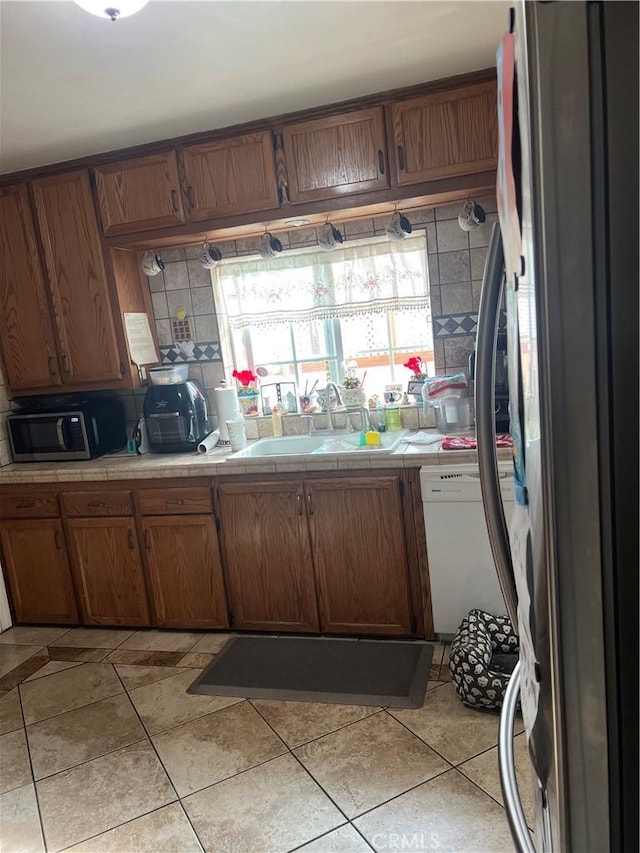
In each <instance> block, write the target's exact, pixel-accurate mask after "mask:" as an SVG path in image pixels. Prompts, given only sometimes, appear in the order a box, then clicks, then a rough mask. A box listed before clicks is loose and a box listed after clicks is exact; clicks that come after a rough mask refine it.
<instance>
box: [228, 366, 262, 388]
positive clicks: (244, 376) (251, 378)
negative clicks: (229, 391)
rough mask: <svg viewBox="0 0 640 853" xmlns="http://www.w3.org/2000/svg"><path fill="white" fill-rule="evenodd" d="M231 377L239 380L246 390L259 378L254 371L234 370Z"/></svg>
mask: <svg viewBox="0 0 640 853" xmlns="http://www.w3.org/2000/svg"><path fill="white" fill-rule="evenodd" d="M231 375H232V376H233V378H234V379H237V380H238V381H239V382H240V384H241V385H242V386H243V387H244V388H247V387H248V386H249V385H250V384H251V383H252V382H255V381H256V380H257V378H258V377H257V376H256V375H255V373H254V372H253V371H252V370H234V371H233V373H232V374H231Z"/></svg>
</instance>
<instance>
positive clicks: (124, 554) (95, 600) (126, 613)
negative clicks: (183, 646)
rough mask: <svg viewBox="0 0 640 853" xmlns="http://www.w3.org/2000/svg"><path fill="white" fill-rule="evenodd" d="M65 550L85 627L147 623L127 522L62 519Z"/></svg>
mask: <svg viewBox="0 0 640 853" xmlns="http://www.w3.org/2000/svg"><path fill="white" fill-rule="evenodd" d="M67 530H68V534H69V547H70V550H71V555H72V566H73V570H74V573H75V579H76V588H77V590H78V595H79V598H80V608H81V610H82V614H83V622H84V623H85V624H87V625H130V626H136V625H149V624H150V619H149V608H148V606H147V593H146V587H145V581H144V571H143V568H142V560H141V556H140V549H139V546H138V537H137V535H136V528H135V522H134V520H133V519H132V518H74V519H69V520H68V521H67Z"/></svg>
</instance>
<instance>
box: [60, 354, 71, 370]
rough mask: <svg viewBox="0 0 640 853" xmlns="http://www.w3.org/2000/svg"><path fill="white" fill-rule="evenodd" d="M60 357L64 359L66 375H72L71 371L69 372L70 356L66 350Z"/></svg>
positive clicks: (63, 367) (63, 364)
mask: <svg viewBox="0 0 640 853" xmlns="http://www.w3.org/2000/svg"><path fill="white" fill-rule="evenodd" d="M60 357H61V359H62V369H63V370H64V372H65V373H70V372H71V371H70V370H69V356H68V355H67V354H66V352H65V351H64V350H62V352H61V353H60Z"/></svg>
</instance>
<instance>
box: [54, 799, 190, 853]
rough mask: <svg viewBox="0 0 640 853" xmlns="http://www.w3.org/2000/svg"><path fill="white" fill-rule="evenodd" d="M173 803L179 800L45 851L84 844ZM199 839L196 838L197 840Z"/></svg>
mask: <svg viewBox="0 0 640 853" xmlns="http://www.w3.org/2000/svg"><path fill="white" fill-rule="evenodd" d="M174 804H180V801H179V800H172V801H171V802H170V803H164V805H162V806H156V808H155V809H150V810H149V811H148V812H144V813H143V814H140V815H138V816H137V817H132V818H130V819H129V820H125V821H124V822H123V823H119V824H117V825H116V826H112V827H110V828H109V829H103V830H102V832H96V833H95V834H94V835H89V836H88V837H87V838H82V839H81V840H80V841H74V842H73V844H72V845H71V848H70V847H69V845H67V846H66V847H59V848H58V849H57V850H50V849H49V848H47V853H61V851H63V850H69V849H73V847H75V846H76V845H77V844H86V843H87V842H88V841H93V840H94V838H100V836H101V835H106V833H107V832H111V830H112V829H120V827H122V826H127V824H129V823H133V822H134V821H135V820H139V819H140V818H141V817H147V815H150V814H153V813H154V812H159V811H160V809H166V807H167V806H172V805H174ZM199 840H200V839H198V841H199Z"/></svg>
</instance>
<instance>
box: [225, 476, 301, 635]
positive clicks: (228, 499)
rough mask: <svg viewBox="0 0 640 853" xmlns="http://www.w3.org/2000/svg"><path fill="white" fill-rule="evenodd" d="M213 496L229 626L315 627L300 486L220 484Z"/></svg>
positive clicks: (272, 628) (296, 628) (285, 629)
mask: <svg viewBox="0 0 640 853" xmlns="http://www.w3.org/2000/svg"><path fill="white" fill-rule="evenodd" d="M218 498H219V513H220V523H221V533H222V547H223V552H224V558H225V559H224V564H225V569H226V576H227V590H228V594H229V605H230V607H231V611H232V613H233V622H234V626H235V627H236V628H249V629H252V630H282V631H317V630H318V609H317V604H316V591H315V584H314V579H313V565H312V562H311V550H310V547H309V534H308V530H307V520H306V518H305V515H304V504H303V494H302V485H301V484H300V483H295V482H284V481H283V482H278V483H263V482H256V483H225V484H223V485H221V486H220V487H219V489H218Z"/></svg>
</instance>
